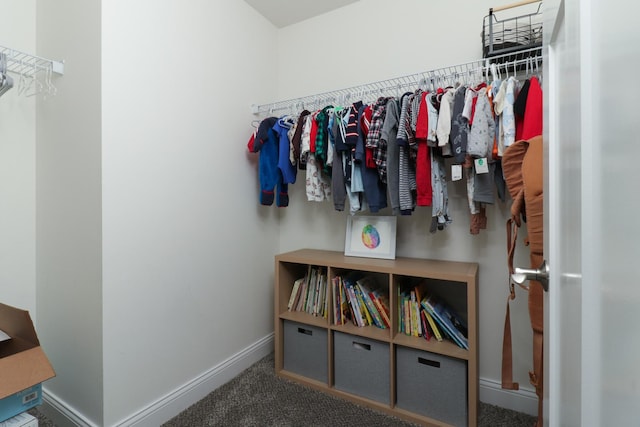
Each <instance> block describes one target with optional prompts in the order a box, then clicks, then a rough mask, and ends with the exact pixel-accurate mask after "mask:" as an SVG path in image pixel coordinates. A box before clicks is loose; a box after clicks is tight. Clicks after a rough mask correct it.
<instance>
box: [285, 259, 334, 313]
mask: <svg viewBox="0 0 640 427" xmlns="http://www.w3.org/2000/svg"><path fill="white" fill-rule="evenodd" d="M327 290H328V287H327V273H326V271H325V270H324V269H323V268H321V267H313V266H309V270H308V271H307V274H306V275H305V276H304V277H301V278H299V279H297V280H296V281H295V282H294V283H293V288H292V290H291V295H290V296H289V303H288V304H287V309H288V310H289V311H301V312H306V313H309V314H311V315H313V316H320V317H324V318H325V319H326V318H327V317H328V315H329V310H328V306H329V298H328V292H327Z"/></svg>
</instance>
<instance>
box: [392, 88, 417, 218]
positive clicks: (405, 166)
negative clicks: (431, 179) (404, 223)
mask: <svg viewBox="0 0 640 427" xmlns="http://www.w3.org/2000/svg"><path fill="white" fill-rule="evenodd" d="M413 96H414V94H413V93H408V94H405V95H403V97H402V101H401V108H400V117H399V119H398V133H397V136H396V142H397V144H398V163H399V174H398V175H399V177H398V182H399V184H398V185H399V191H398V194H399V198H400V213H401V214H402V215H411V213H412V212H413V209H414V207H415V203H414V193H415V191H416V175H415V159H412V153H411V147H410V144H409V140H408V138H409V136H408V135H407V128H406V125H405V123H406V120H407V112H408V110H409V105H410V104H411V101H412V99H413Z"/></svg>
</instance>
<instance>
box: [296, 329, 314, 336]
mask: <svg viewBox="0 0 640 427" xmlns="http://www.w3.org/2000/svg"><path fill="white" fill-rule="evenodd" d="M298 333H299V334H305V335H313V331H312V330H311V329H305V328H298Z"/></svg>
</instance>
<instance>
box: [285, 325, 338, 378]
mask: <svg viewBox="0 0 640 427" xmlns="http://www.w3.org/2000/svg"><path fill="white" fill-rule="evenodd" d="M327 345H328V343H327V330H326V329H322V328H318V327H316V326H310V325H304V324H302V323H297V322H292V321H289V320H285V321H284V355H283V365H284V366H283V368H284V370H285V371H289V372H293V373H295V374H299V375H302V376H304V377H307V378H311V379H314V380H318V381H322V382H324V383H327V382H328V376H327V370H328V362H327Z"/></svg>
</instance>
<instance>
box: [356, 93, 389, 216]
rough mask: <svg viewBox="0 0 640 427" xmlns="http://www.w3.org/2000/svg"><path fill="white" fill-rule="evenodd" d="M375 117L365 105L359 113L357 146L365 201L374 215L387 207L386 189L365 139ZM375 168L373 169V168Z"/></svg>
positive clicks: (357, 161) (357, 157) (357, 160)
mask: <svg viewBox="0 0 640 427" xmlns="http://www.w3.org/2000/svg"><path fill="white" fill-rule="evenodd" d="M372 116H373V113H372V108H371V106H367V105H363V106H362V107H360V110H359V112H358V141H357V145H356V152H355V161H356V163H358V164H359V165H360V172H361V174H362V183H363V186H364V200H365V201H366V203H367V206H368V209H369V211H370V212H372V213H377V212H378V211H380V209H384V208H386V207H387V191H386V187H385V186H384V184H382V182H380V178H379V177H378V170H377V168H376V165H375V163H374V162H373V158H372V156H371V154H369V156H371V157H369V156H367V149H366V147H365V139H366V137H367V134H368V133H369V126H370V125H371V119H370V118H371V117H372ZM371 166H373V167H371Z"/></svg>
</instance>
